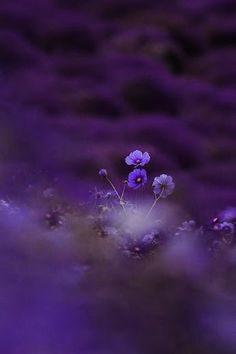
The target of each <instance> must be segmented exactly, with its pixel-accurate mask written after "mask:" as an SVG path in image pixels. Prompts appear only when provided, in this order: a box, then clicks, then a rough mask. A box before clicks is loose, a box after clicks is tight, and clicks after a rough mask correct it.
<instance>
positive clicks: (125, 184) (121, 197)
mask: <svg viewBox="0 0 236 354" xmlns="http://www.w3.org/2000/svg"><path fill="white" fill-rule="evenodd" d="M126 186H127V181H124V187H123V191H122V193H121V196H120V199H121V200H123V198H124V194H125V189H126Z"/></svg>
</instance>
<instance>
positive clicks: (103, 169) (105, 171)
mask: <svg viewBox="0 0 236 354" xmlns="http://www.w3.org/2000/svg"><path fill="white" fill-rule="evenodd" d="M98 174H99V175H100V176H102V177H107V170H105V168H102V169H101V170H100V171H99V172H98Z"/></svg>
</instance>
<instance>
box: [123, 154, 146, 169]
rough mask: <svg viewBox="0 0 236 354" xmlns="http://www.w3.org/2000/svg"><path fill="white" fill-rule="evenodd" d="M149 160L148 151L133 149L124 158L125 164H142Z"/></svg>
mask: <svg viewBox="0 0 236 354" xmlns="http://www.w3.org/2000/svg"><path fill="white" fill-rule="evenodd" d="M149 161H150V155H149V153H148V152H144V153H142V151H139V150H135V151H133V152H131V153H130V154H129V155H128V156H127V157H126V158H125V162H126V163H127V165H133V166H136V167H138V166H144V165H146V164H147V163H148V162H149Z"/></svg>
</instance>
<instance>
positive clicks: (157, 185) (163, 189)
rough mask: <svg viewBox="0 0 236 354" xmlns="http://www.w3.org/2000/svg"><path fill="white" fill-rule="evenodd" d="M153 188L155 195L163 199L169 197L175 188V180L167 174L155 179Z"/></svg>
mask: <svg viewBox="0 0 236 354" xmlns="http://www.w3.org/2000/svg"><path fill="white" fill-rule="evenodd" d="M152 186H153V191H154V193H155V194H158V195H160V196H161V198H166V197H168V195H170V194H171V193H172V192H173V190H174V188H175V184H174V182H173V178H172V177H171V176H167V175H165V174H163V175H160V176H159V177H155V178H154V181H153V184H152Z"/></svg>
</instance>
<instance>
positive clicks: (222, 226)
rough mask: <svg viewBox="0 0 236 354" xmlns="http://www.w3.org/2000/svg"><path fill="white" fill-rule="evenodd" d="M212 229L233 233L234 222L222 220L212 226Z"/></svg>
mask: <svg viewBox="0 0 236 354" xmlns="http://www.w3.org/2000/svg"><path fill="white" fill-rule="evenodd" d="M214 230H216V231H221V232H223V233H225V234H233V233H234V224H233V223H231V222H227V221H223V222H221V223H219V224H217V225H215V226H214Z"/></svg>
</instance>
